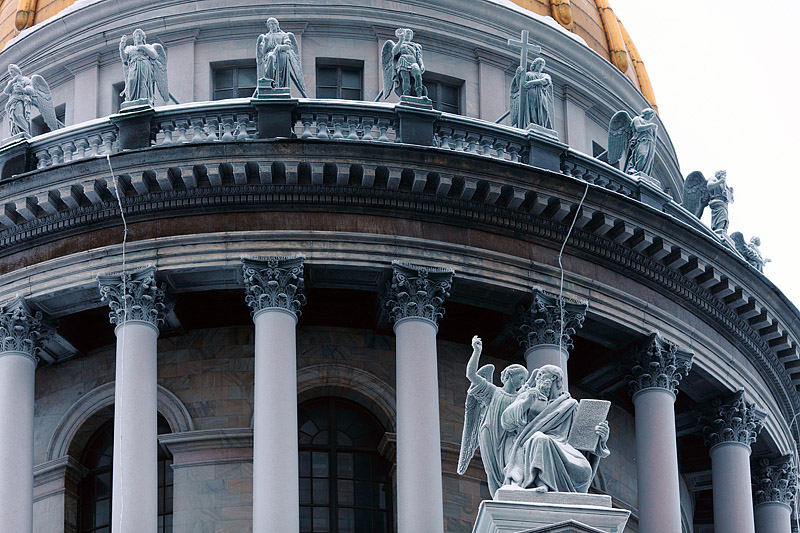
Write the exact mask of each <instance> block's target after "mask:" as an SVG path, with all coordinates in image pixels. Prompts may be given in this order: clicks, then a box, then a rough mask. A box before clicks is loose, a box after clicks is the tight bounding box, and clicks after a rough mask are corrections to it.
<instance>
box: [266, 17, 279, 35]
mask: <svg viewBox="0 0 800 533" xmlns="http://www.w3.org/2000/svg"><path fill="white" fill-rule="evenodd" d="M267 28H269V31H271V32H277V31H280V29H281V26H280V24H278V19H276V18H275V17H270V18H268V19H267Z"/></svg>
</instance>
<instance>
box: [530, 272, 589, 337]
mask: <svg viewBox="0 0 800 533" xmlns="http://www.w3.org/2000/svg"><path fill="white" fill-rule="evenodd" d="M588 308H589V303H588V302H578V301H575V300H569V299H567V298H564V297H563V296H560V297H559V296H557V295H555V294H551V293H549V292H545V291H543V290H542V289H540V288H538V287H534V289H533V299H532V300H531V306H530V308H528V309H523V310H522V311H521V313H520V316H519V318H518V329H519V333H518V334H517V341H519V344H520V346H522V347H523V348H525V349H526V350H528V349H530V348H533V347H534V346H539V345H540V344H558V345H560V346H563V347H564V348H565V349H567V350H569V349H571V348H572V335H573V334H574V333H575V332H576V331H577V330H579V329H580V328H581V327H583V321H584V319H585V318H586V310H587V309H588Z"/></svg>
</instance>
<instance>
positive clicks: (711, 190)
mask: <svg viewBox="0 0 800 533" xmlns="http://www.w3.org/2000/svg"><path fill="white" fill-rule="evenodd" d="M727 176H728V173H727V172H725V171H724V170H718V171H717V172H715V173H714V176H713V177H712V178H710V179H708V180H706V178H705V176H703V173H702V172H700V171H699V170H695V171H694V172H692V173H691V174H689V175H688V176H686V180H685V181H684V182H683V207H684V208H685V209H686V210H687V211H689V212H690V213H691V214H693V215H694V216H696V217H697V218H701V217H702V216H703V211H704V210H705V208H706V207H710V208H711V229H712V230H714V231H716V232H718V233H724V234H727V232H728V224H729V219H728V204H731V203H733V187H729V186H728V182H727Z"/></svg>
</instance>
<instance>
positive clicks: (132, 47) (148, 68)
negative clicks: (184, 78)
mask: <svg viewBox="0 0 800 533" xmlns="http://www.w3.org/2000/svg"><path fill="white" fill-rule="evenodd" d="M119 57H120V59H122V70H123V72H124V74H125V89H124V90H123V91H122V93H121V94H120V96H122V97H124V98H125V101H126V102H133V101H135V100H147V101H148V102H149V103H150V105H153V104H155V102H156V94H159V95H161V98H162V99H163V100H164V101H165V102H167V101H169V88H168V87H167V52H166V50H164V47H163V46H161V45H160V44H158V43H156V44H147V36H146V35H145V33H144V31H143V30H141V29H136V30H134V32H133V44H128V36H127V35H123V36H122V38H121V39H120V41H119Z"/></svg>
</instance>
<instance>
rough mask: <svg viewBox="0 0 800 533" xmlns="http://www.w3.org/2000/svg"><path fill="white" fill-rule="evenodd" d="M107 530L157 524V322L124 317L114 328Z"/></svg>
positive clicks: (124, 532)
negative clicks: (111, 468) (111, 466)
mask: <svg viewBox="0 0 800 533" xmlns="http://www.w3.org/2000/svg"><path fill="white" fill-rule="evenodd" d="M116 335H117V367H116V384H115V388H114V476H113V498H112V504H111V531H112V532H113V533H155V532H156V531H157V529H158V491H157V490H156V487H158V436H157V433H158V410H157V403H156V399H157V389H156V384H157V382H156V369H157V360H156V351H157V349H156V348H157V341H158V328H157V327H156V326H155V325H153V324H152V323H150V322H145V321H139V320H129V321H127V322H124V323H123V324H121V325H120V326H118V327H117V329H116Z"/></svg>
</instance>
